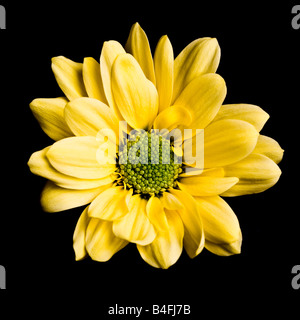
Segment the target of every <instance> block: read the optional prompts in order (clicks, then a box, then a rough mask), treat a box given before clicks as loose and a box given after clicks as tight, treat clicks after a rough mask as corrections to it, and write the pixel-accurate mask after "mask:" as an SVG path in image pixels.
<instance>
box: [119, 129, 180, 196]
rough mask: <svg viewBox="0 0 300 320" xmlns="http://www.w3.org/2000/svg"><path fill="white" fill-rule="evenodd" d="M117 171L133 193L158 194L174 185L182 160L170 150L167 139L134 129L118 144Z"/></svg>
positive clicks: (170, 145) (170, 146)
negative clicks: (124, 140)
mask: <svg viewBox="0 0 300 320" xmlns="http://www.w3.org/2000/svg"><path fill="white" fill-rule="evenodd" d="M117 172H118V173H119V174H120V176H121V180H120V182H121V183H122V182H123V183H125V184H126V186H127V187H128V188H133V191H134V193H139V194H141V195H145V196H147V195H148V196H149V195H153V194H155V195H157V196H159V195H160V194H161V193H162V192H164V191H166V190H167V189H168V188H172V187H176V185H177V182H176V180H177V178H178V175H179V174H180V173H181V172H182V164H181V159H180V158H179V157H178V156H176V155H175V154H174V152H173V150H172V144H171V143H170V139H166V138H164V137H162V136H161V135H156V134H154V133H152V134H151V133H149V132H142V133H139V132H137V133H136V134H131V135H130V137H129V139H128V140H127V141H126V143H124V144H123V145H122V146H120V150H119V164H118V169H117Z"/></svg>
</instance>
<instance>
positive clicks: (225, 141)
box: [204, 120, 258, 177]
mask: <svg viewBox="0 0 300 320" xmlns="http://www.w3.org/2000/svg"><path fill="white" fill-rule="evenodd" d="M257 138H258V132H257V131H256V129H255V128H254V127H253V126H252V125H251V124H249V123H248V122H245V121H242V120H220V121H217V122H214V123H212V124H210V125H209V126H208V127H207V128H206V129H205V130H204V141H205V143H204V165H205V168H211V167H221V166H225V165H229V164H231V163H234V162H237V161H239V160H241V159H243V158H245V157H246V156H247V155H249V154H250V153H251V152H252V151H253V149H254V147H255V145H256V142H257ZM233 176H235V175H233ZM235 177H236V176H235Z"/></svg>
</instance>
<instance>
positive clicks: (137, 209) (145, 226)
mask: <svg viewBox="0 0 300 320" xmlns="http://www.w3.org/2000/svg"><path fill="white" fill-rule="evenodd" d="M146 205H147V200H145V199H142V198H141V197H140V196H139V195H134V196H132V197H131V200H130V203H129V213H128V214H127V215H126V216H125V217H123V218H121V219H119V220H115V221H114V222H113V232H114V234H115V235H116V236H117V237H119V238H122V239H124V240H128V241H130V242H134V243H137V244H140V245H142V246H144V245H147V244H150V243H151V242H152V241H153V240H154V238H155V236H156V232H155V230H154V227H153V225H152V224H151V223H150V220H149V218H148V217H147V212H146Z"/></svg>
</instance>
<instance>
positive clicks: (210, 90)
mask: <svg viewBox="0 0 300 320" xmlns="http://www.w3.org/2000/svg"><path fill="white" fill-rule="evenodd" d="M225 96H226V84H225V81H224V80H223V78H222V77H220V76H219V75H217V74H206V75H202V76H199V77H197V78H195V79H194V80H193V81H191V82H190V83H189V84H188V85H187V86H186V87H185V89H184V90H183V91H182V93H181V94H180V96H179V97H178V99H176V101H175V103H174V105H178V106H182V107H185V108H186V109H187V110H188V111H189V112H190V113H191V116H192V122H191V123H190V124H189V125H188V126H186V127H188V128H189V129H204V128H205V127H206V126H207V125H208V124H209V123H210V122H211V121H212V120H213V119H214V117H215V116H216V114H217V113H218V111H219V109H220V107H221V105H222V103H223V101H224V99H225Z"/></svg>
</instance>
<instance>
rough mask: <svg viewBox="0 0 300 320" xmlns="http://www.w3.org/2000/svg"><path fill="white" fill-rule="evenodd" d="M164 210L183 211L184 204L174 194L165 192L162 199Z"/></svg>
mask: <svg viewBox="0 0 300 320" xmlns="http://www.w3.org/2000/svg"><path fill="white" fill-rule="evenodd" d="M161 202H162V204H163V206H164V208H166V209H168V210H183V209H184V206H183V204H182V203H181V202H180V201H179V200H178V199H177V197H175V196H174V195H173V194H172V193H169V192H164V193H163V196H162V198H161Z"/></svg>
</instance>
